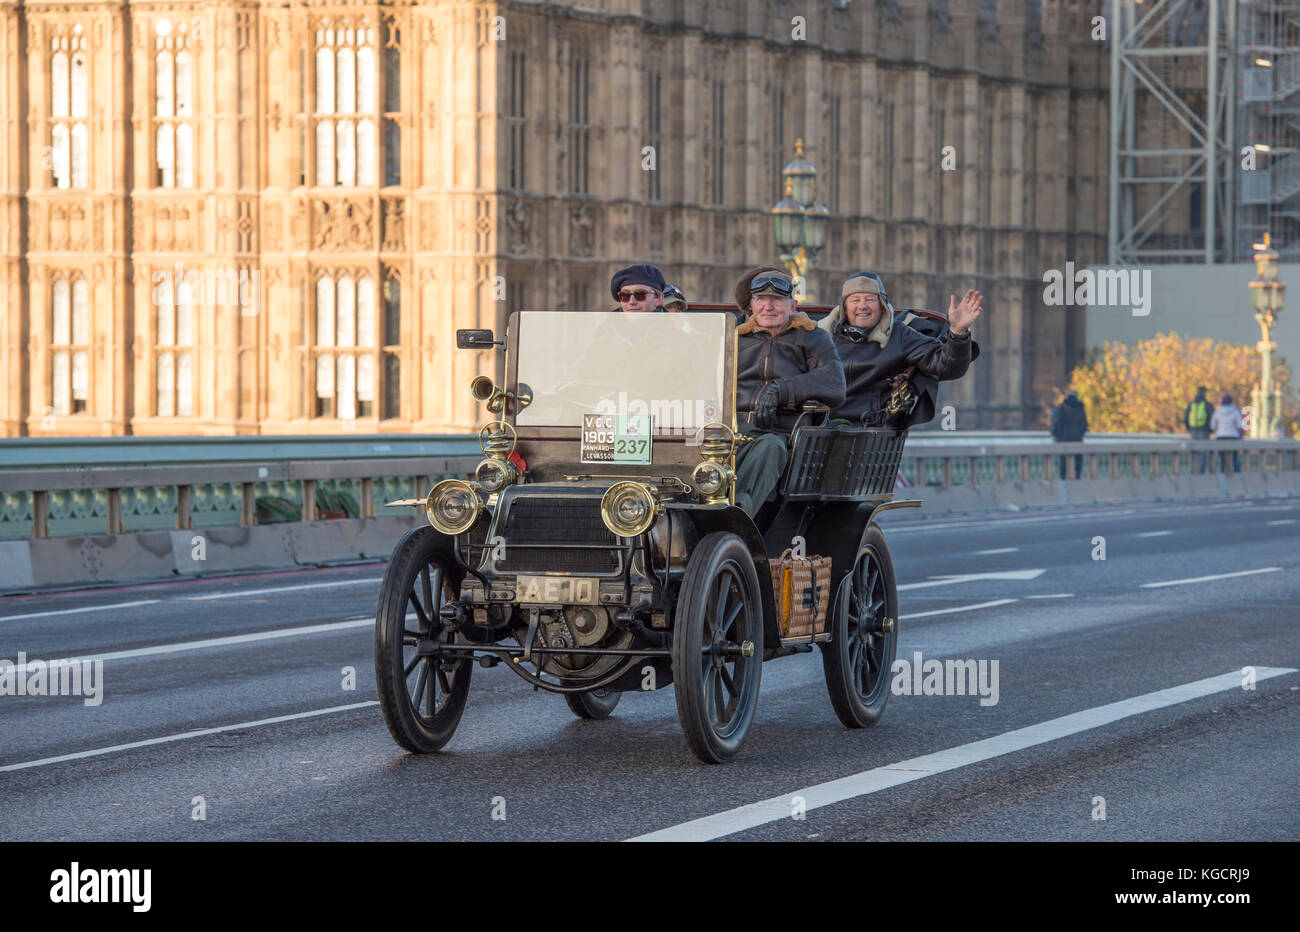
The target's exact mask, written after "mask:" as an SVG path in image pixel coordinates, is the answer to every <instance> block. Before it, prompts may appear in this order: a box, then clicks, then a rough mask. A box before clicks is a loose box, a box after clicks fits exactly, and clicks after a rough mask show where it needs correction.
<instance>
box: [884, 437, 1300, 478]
mask: <svg viewBox="0 0 1300 932" xmlns="http://www.w3.org/2000/svg"><path fill="white" fill-rule="evenodd" d="M931 436H932V435H931V434H926V435H922V437H918V438H911V437H909V438H908V444H907V447H906V448H905V449H904V450H903V462H902V466H901V468H900V470H899V471H900V472H901V473H902V475H903V476H904V477H905V478H906V479H907V481H908V482H909V483H910V484H911V485H913V486H938V487H945V488H946V487H949V486H959V485H981V484H991V483H1001V482H1023V481H1028V480H1034V479H1120V478H1141V477H1159V476H1185V475H1195V474H1198V473H1201V472H1204V473H1214V472H1218V471H1221V470H1223V471H1227V472H1234V471H1235V465H1236V463H1235V462H1234V459H1233V455H1232V454H1233V453H1234V452H1235V453H1236V455H1237V460H1238V461H1239V462H1240V466H1241V471H1242V472H1251V473H1259V472H1288V471H1295V470H1297V469H1300V441H1296V440H1242V441H1223V440H1218V441H1216V440H1177V439H1170V440H1150V441H1136V442H1134V441H1120V442H1115V441H1107V442H1101V443H1093V442H1085V443H1032V444H1015V443H1011V444H1007V443H987V444H948V443H944V442H942V441H939V440H935V441H931V439H930V438H931ZM1076 455H1077V456H1082V458H1083V461H1082V467H1083V469H1082V472H1081V473H1079V474H1077V475H1076V473H1075V467H1076V462H1075V457H1076ZM1062 458H1064V459H1062ZM1225 460H1226V463H1225ZM1202 461H1203V462H1202ZM1202 465H1203V466H1204V469H1202V468H1201V467H1202ZM1062 467H1064V470H1065V471H1064V472H1062ZM1225 467H1226V469H1225Z"/></svg>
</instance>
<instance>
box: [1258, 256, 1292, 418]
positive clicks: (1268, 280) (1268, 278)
mask: <svg viewBox="0 0 1300 932" xmlns="http://www.w3.org/2000/svg"><path fill="white" fill-rule="evenodd" d="M1255 248H1256V250H1257V251H1256V253H1255V270H1256V273H1257V274H1258V276H1259V278H1258V279H1256V280H1255V281H1253V282H1251V283H1250V303H1251V306H1253V307H1254V308H1255V319H1256V320H1257V321H1259V328H1260V330H1261V331H1262V332H1263V339H1261V340H1260V341H1259V342H1258V343H1257V344H1255V348H1256V349H1257V350H1259V355H1260V363H1261V372H1260V380H1259V384H1258V385H1256V386H1255V389H1254V391H1252V392H1251V393H1250V395H1251V405H1252V407H1253V408H1254V411H1255V417H1254V419H1253V423H1252V424H1251V429H1250V435H1251V436H1252V437H1255V438H1257V439H1258V438H1266V439H1271V438H1272V437H1273V435H1274V433H1275V432H1276V430H1277V428H1278V426H1279V425H1280V424H1281V421H1282V392H1281V390H1280V389H1278V388H1276V387H1274V385H1273V350H1275V349H1277V344H1276V343H1274V342H1273V341H1272V339H1270V337H1271V331H1272V329H1273V324H1274V323H1276V321H1277V315H1278V314H1281V313H1282V306H1283V305H1284V304H1285V303H1286V285H1284V284H1282V282H1280V281H1278V280H1277V253H1276V252H1274V251H1273V248H1272V245H1271V237H1270V236H1269V234H1267V233H1265V234H1264V242H1263V244H1262V248H1261V247H1260V246H1258V245H1257V246H1256V247H1255Z"/></svg>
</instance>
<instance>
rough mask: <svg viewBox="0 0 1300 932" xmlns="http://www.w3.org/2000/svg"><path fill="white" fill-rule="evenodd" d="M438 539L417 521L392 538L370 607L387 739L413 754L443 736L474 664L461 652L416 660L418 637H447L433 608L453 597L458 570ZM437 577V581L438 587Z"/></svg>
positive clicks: (452, 724)
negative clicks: (375, 602)
mask: <svg viewBox="0 0 1300 932" xmlns="http://www.w3.org/2000/svg"><path fill="white" fill-rule="evenodd" d="M439 537H440V535H439V534H438V532H437V531H435V530H434V529H433V528H431V527H419V528H415V529H413V530H411V531H409V532H408V533H407V534H406V536H404V537H403V538H402V539H401V540H400V541H398V544H397V547H396V548H394V550H393V557H392V559H391V560H390V561H389V563H388V570H387V572H385V573H384V582H383V585H382V586H381V588H380V591H379V609H378V611H377V612H376V613H375V683H376V685H377V686H378V689H379V708H380V710H381V711H382V712H383V714H384V722H385V723H386V724H387V725H388V730H389V732H391V733H392V735H393V740H395V741H396V742H397V743H398V744H400V745H401V746H402V747H404V748H406V750H408V751H414V752H416V753H428V752H431V751H437V750H438V749H440V748H441V747H442V746H443V745H444V744H446V743H447V741H448V740H450V738H451V736H452V733H453V732H455V730H456V726H457V725H458V724H459V723H460V716H461V713H462V712H464V711H465V697H466V695H467V694H468V693H469V680H470V673H471V672H472V670H473V669H474V662H473V660H471V659H469V658H465V659H463V660H457V661H455V662H454V663H453V664H450V665H449V667H450V668H446V667H444V668H441V669H436V668H435V663H436V662H435V660H434V659H433V658H432V657H431V656H427V655H426V656H425V657H424V658H423V659H422V658H421V657H420V655H419V651H418V641H419V639H420V638H421V637H424V638H425V639H429V638H430V636H432V638H433V639H436V640H440V641H442V642H443V643H450V642H451V641H452V640H453V639H454V634H453V632H451V631H450V630H449V629H447V628H446V627H445V626H444V625H443V623H442V622H441V620H440V619H439V617H438V609H439V608H441V607H442V605H443V604H445V603H446V602H447V601H450V600H451V599H454V598H455V597H456V595H457V593H458V592H459V589H460V573H459V572H458V571H457V569H456V567H455V566H454V565H453V564H452V563H451V561H450V560H449V559H448V558H447V557H446V556H445V555H444V554H443V553H442V552H441V548H440V546H439V545H440V543H441V542H440V539H439ZM439 579H441V580H442V585H438V580H439ZM408 611H413V612H414V613H415V614H416V618H415V620H414V622H412V623H414V624H415V626H416V630H411V629H410V628H408V627H407V625H408V622H407V620H406V615H407V612H408ZM412 680H414V684H413V683H412ZM413 686H414V694H413V691H412V687H413ZM439 692H441V701H439V695H438V694H439ZM426 697H427V698H426ZM421 703H423V706H424V709H423V711H421V710H420V708H419V706H420V705H421ZM431 705H432V708H430V706H431Z"/></svg>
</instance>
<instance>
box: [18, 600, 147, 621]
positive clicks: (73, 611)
mask: <svg viewBox="0 0 1300 932" xmlns="http://www.w3.org/2000/svg"><path fill="white" fill-rule="evenodd" d="M158 601H160V600H159V599H139V600H138V601H135V602H116V603H114V604H112V605H86V606H83V607H81V608H61V609H58V610H57V611H52V612H28V613H27V614H25V615H4V616H0V621H17V620H18V619H19V618H45V617H46V616H48V615H79V614H81V613H82V612H106V611H108V610H109V609H113V608H131V607H133V606H136V605H153V604H154V603H155V602H158Z"/></svg>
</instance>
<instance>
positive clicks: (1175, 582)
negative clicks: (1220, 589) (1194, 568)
mask: <svg viewBox="0 0 1300 932" xmlns="http://www.w3.org/2000/svg"><path fill="white" fill-rule="evenodd" d="M1281 569H1282V567H1280V566H1266V567H1264V568H1263V569H1258V570H1241V571H1240V572H1236V573H1216V574H1215V575H1213V576H1193V577H1192V578H1191V579H1167V580H1165V581H1164V582H1148V583H1143V584H1142V585H1140V586H1139V587H1138V588H1139V589H1159V588H1160V587H1161V586H1186V585H1190V584H1191V583H1198V582H1210V581H1211V580H1214V579H1232V578H1233V577H1235V576H1255V575H1257V574H1259V573H1277V572H1279V571H1281Z"/></svg>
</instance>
